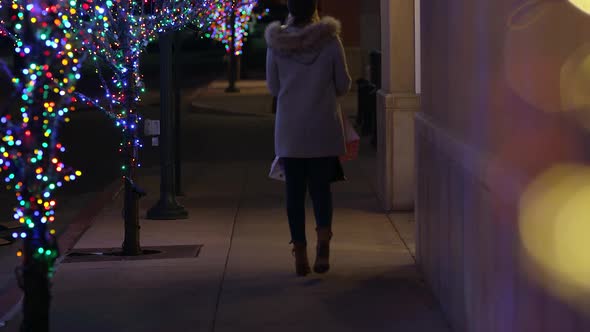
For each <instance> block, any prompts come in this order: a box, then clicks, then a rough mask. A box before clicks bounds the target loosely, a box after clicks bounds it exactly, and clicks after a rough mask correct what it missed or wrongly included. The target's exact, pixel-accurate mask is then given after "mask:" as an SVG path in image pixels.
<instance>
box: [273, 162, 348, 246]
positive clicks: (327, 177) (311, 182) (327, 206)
mask: <svg viewBox="0 0 590 332" xmlns="http://www.w3.org/2000/svg"><path fill="white" fill-rule="evenodd" d="M283 162H284V168H285V180H286V184H287V186H286V187H287V217H288V219H289V229H290V231H291V241H292V242H293V243H307V240H306V236H305V198H306V194H307V190H308V188H309V193H310V196H311V200H312V202H313V210H314V214H315V220H316V226H317V227H318V228H324V227H331V226H332V215H333V206H332V191H331V183H332V181H333V179H334V177H335V172H336V170H337V168H336V165H338V164H337V163H338V159H337V157H327V158H283Z"/></svg>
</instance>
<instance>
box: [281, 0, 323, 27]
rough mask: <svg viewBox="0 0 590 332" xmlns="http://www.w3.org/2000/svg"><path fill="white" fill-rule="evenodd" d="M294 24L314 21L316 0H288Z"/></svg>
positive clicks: (316, 7)
mask: <svg viewBox="0 0 590 332" xmlns="http://www.w3.org/2000/svg"><path fill="white" fill-rule="evenodd" d="M287 7H289V14H291V18H292V23H293V24H294V25H305V24H308V23H311V22H313V21H314V18H315V17H316V16H317V9H318V1H317V0H289V1H288V3H287Z"/></svg>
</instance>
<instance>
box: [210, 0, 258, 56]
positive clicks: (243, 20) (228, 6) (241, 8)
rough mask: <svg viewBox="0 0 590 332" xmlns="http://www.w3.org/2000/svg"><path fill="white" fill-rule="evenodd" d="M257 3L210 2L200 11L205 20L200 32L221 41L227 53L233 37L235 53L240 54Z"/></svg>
mask: <svg viewBox="0 0 590 332" xmlns="http://www.w3.org/2000/svg"><path fill="white" fill-rule="evenodd" d="M257 4H258V0H234V1H232V0H224V1H214V2H213V3H210V4H209V7H208V8H207V10H206V11H205V12H203V13H202V15H203V16H202V17H201V20H202V21H204V22H206V26H205V31H204V32H202V35H204V36H205V37H206V38H211V39H214V40H217V41H220V42H222V43H223V44H224V46H225V50H226V51H227V52H228V53H230V52H231V41H232V39H233V40H234V46H235V54H236V55H241V54H242V53H243V49H244V42H245V40H246V38H247V37H248V29H249V25H250V21H251V19H252V15H253V12H254V8H255V7H256V6H257ZM232 13H233V14H235V16H234V15H232ZM232 18H235V21H234V22H231V20H232ZM232 24H234V25H235V36H232Z"/></svg>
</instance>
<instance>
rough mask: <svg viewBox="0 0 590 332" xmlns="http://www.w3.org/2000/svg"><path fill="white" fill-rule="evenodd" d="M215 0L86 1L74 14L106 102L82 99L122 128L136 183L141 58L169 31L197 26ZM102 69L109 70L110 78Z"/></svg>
mask: <svg viewBox="0 0 590 332" xmlns="http://www.w3.org/2000/svg"><path fill="white" fill-rule="evenodd" d="M209 2H214V1H212V0H211V1H205V0H199V1H195V0H193V1H186V0H185V1H182V0H160V1H157V0H151V1H150V0H142V1H133V0H86V1H84V2H81V5H80V7H79V9H78V10H77V11H76V20H75V23H74V24H73V25H74V30H75V32H76V33H75V35H76V38H77V39H78V40H79V42H80V43H81V45H83V47H82V48H83V50H85V51H86V52H88V54H89V55H90V57H91V58H92V60H94V62H95V63H96V68H97V69H96V71H97V73H98V75H99V77H100V80H101V88H102V89H104V91H105V96H104V98H100V99H95V98H90V97H88V96H85V95H82V94H78V97H79V99H80V100H81V101H83V102H85V103H87V104H88V105H90V106H92V107H96V108H98V109H100V110H102V111H104V112H105V113H106V114H108V115H109V116H110V117H111V118H112V119H114V121H115V124H116V126H117V127H119V128H121V130H122V133H123V140H122V142H121V143H120V147H119V151H120V152H121V153H122V154H123V155H124V160H125V162H124V165H123V166H122V171H123V175H124V177H125V178H127V179H130V180H131V179H132V178H133V171H134V169H135V168H136V167H140V166H141V165H140V163H139V160H138V159H139V158H138V152H139V149H140V148H141V147H142V143H141V141H140V140H139V134H138V131H139V128H140V122H141V120H142V118H141V115H140V114H139V111H138V105H139V103H140V101H141V96H142V94H143V93H144V92H145V85H144V83H143V77H142V75H141V73H140V62H139V60H140V56H141V54H142V53H143V52H144V51H145V49H146V48H147V45H148V44H149V43H151V42H153V41H155V40H156V39H157V37H158V36H159V35H160V34H161V33H164V32H166V31H172V30H177V29H180V28H182V27H184V26H185V25H186V24H188V23H191V22H194V21H195V20H196V19H197V18H198V17H200V15H199V13H200V12H201V11H203V10H204V8H207V7H208V6H209ZM102 68H106V71H108V73H109V75H110V79H107V78H106V74H105V72H104V70H103V69H102Z"/></svg>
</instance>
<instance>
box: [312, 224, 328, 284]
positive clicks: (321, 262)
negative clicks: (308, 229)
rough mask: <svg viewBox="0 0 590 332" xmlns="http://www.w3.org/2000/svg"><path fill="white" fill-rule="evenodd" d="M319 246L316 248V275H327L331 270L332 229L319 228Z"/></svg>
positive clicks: (314, 267) (314, 268) (314, 266)
mask: <svg viewBox="0 0 590 332" xmlns="http://www.w3.org/2000/svg"><path fill="white" fill-rule="evenodd" d="M317 233H318V244H317V248H316V258H315V264H314V265H313V270H314V272H315V273H326V272H328V270H330V240H331V239H332V229H331V228H328V227H326V228H318V229H317Z"/></svg>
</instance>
